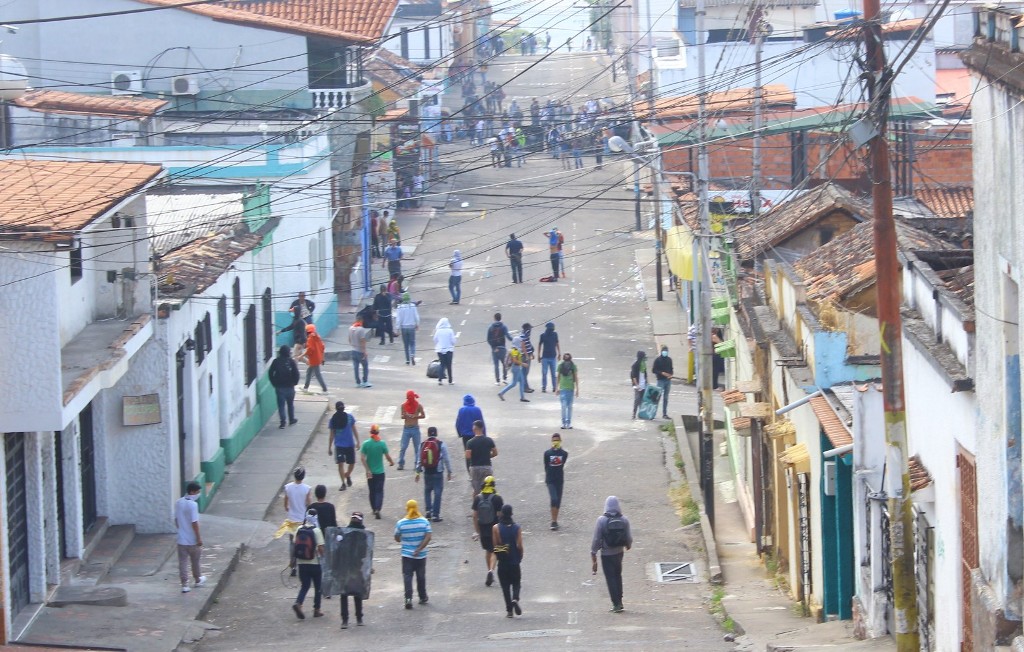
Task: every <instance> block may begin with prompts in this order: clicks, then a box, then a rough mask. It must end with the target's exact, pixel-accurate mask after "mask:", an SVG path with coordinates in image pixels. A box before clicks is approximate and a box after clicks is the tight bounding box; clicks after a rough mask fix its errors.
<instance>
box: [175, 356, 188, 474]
mask: <svg viewBox="0 0 1024 652" xmlns="http://www.w3.org/2000/svg"><path fill="white" fill-rule="evenodd" d="M185 355H186V354H185V347H184V346H182V347H181V348H179V349H178V353H177V354H176V355H175V356H174V361H175V366H174V397H175V398H174V406H175V410H176V411H177V414H178V482H179V483H180V484H181V487H180V489H181V491H182V493H184V491H185V449H186V446H185V444H186V441H185V440H186V439H187V438H188V431H187V430H186V429H185Z"/></svg>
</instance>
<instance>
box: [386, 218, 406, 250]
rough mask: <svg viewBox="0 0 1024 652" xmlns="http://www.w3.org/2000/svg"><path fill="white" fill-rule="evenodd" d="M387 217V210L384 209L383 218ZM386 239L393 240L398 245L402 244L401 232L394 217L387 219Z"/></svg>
mask: <svg viewBox="0 0 1024 652" xmlns="http://www.w3.org/2000/svg"><path fill="white" fill-rule="evenodd" d="M387 218H388V212H387V211H384V219H387ZM388 240H394V241H395V244H397V245H398V246H399V247H401V246H402V232H401V231H400V230H399V229H398V221H397V220H395V219H394V218H391V219H390V220H388Z"/></svg>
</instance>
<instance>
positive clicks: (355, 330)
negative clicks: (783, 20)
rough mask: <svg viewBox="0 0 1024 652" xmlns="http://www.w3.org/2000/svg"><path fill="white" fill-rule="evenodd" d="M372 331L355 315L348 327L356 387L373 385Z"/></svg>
mask: <svg viewBox="0 0 1024 652" xmlns="http://www.w3.org/2000/svg"><path fill="white" fill-rule="evenodd" d="M372 333H373V331H372V330H370V329H369V328H366V327H364V326H363V320H362V319H360V318H359V317H356V321H355V323H354V324H352V327H351V328H349V329H348V343H349V344H351V345H352V369H353V371H354V372H355V375H356V387H373V385H371V384H370V362H369V360H368V359H367V357H366V340H367V339H368V338H369V337H370V335H371V334H372ZM360 366H362V368H363V379H362V381H360V380H359V367H360ZM299 520H300V521H301V520H302V519H301V518H300V519H299Z"/></svg>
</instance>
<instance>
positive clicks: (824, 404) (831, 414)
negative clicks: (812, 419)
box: [811, 396, 853, 448]
mask: <svg viewBox="0 0 1024 652" xmlns="http://www.w3.org/2000/svg"><path fill="white" fill-rule="evenodd" d="M811 409H812V410H814V416H816V417H818V421H819V422H820V423H821V429H822V430H824V431H825V436H826V437H828V440H829V441H830V442H832V445H833V446H834V447H836V448H839V447H840V446H846V445H847V444H852V443H853V434H852V433H851V432H850V429H849V428H847V427H846V424H845V423H843V422H842V421H840V420H839V417H838V416H836V411H835V410H833V409H832V406H831V405H830V404H829V402H828V399H827V398H825V397H824V396H815V397H814V398H812V399H811Z"/></svg>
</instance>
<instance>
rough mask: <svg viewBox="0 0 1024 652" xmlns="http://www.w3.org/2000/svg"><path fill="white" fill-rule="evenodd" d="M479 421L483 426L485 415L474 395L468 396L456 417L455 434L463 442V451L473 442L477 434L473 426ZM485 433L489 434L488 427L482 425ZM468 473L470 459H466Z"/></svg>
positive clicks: (465, 397) (464, 397)
mask: <svg viewBox="0 0 1024 652" xmlns="http://www.w3.org/2000/svg"><path fill="white" fill-rule="evenodd" d="M477 421H479V422H480V423H481V424H483V423H484V413H483V410H481V409H480V408H479V407H477V404H476V399H475V398H473V395H472V394H466V395H465V396H463V397H462V407H460V408H459V412H458V414H456V415H455V434H457V435H458V436H459V439H461V440H462V450H463V451H465V450H466V449H467V448H468V447H469V446H468V445H469V440H471V439H472V438H473V437H474V436H475V434H476V433H474V431H473V424H475V423H476V422H477ZM481 429H482V430H483V433H484V434H485V435H486V434H487V426H486V425H481ZM466 471H467V472H469V458H468V457H467V458H466Z"/></svg>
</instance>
